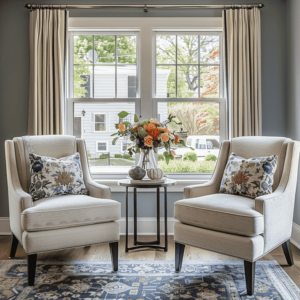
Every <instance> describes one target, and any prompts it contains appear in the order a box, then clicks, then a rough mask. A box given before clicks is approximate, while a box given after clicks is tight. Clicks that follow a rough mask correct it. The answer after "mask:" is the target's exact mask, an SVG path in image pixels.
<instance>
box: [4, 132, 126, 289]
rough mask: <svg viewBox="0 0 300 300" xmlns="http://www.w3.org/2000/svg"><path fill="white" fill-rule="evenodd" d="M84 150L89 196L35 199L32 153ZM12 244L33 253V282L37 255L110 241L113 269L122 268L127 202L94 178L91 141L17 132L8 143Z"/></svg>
mask: <svg viewBox="0 0 300 300" xmlns="http://www.w3.org/2000/svg"><path fill="white" fill-rule="evenodd" d="M76 152H79V153H80V159H81V167H82V171H83V180H84V183H85V186H86V188H87V189H88V191H89V196H87V195H64V196H55V197H49V198H43V199H41V200H38V201H33V199H32V197H31V196H30V194H29V192H28V191H29V185H30V169H29V164H30V162H29V153H35V154H38V155H42V156H49V157H54V158H61V157H66V156H69V155H72V154H74V153H76ZM5 153H6V168H7V183H8V197H9V215H10V228H11V231H12V245H11V251H10V257H11V258H12V257H14V256H15V253H16V249H17V246H18V243H20V244H21V245H22V246H23V248H24V250H25V252H26V253H27V255H28V284H29V285H30V286H32V285H34V279H35V269H36V259H37V254H38V253H42V252H47V251H55V250H62V249H68V248H74V247H82V246H89V245H94V244H101V243H109V246H110V250H111V259H112V265H113V270H114V271H117V270H118V241H119V224H118V223H117V222H115V221H116V220H118V219H119V218H120V217H121V205H120V203H119V202H117V201H114V200H110V198H111V193H110V189H109V188H108V187H106V186H103V185H100V184H98V183H96V182H94V181H93V180H92V178H91V175H90V172H89V166H88V160H87V156H86V148H85V142H84V141H83V140H81V139H76V138H75V137H73V136H62V135H52V136H51V135H48V136H47V135H45V136H25V137H17V138H14V139H13V140H12V141H11V140H8V141H6V142H5Z"/></svg>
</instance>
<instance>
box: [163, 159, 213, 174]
mask: <svg viewBox="0 0 300 300" xmlns="http://www.w3.org/2000/svg"><path fill="white" fill-rule="evenodd" d="M158 166H159V167H160V168H161V169H162V170H163V171H164V172H165V173H213V171H214V169H215V166H216V162H214V161H196V162H192V161H182V160H172V161H170V162H169V164H168V165H167V164H166V162H164V161H159V163H158Z"/></svg>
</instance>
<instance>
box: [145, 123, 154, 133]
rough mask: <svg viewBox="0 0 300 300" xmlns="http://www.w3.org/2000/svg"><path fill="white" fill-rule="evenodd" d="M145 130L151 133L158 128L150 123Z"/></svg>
mask: <svg viewBox="0 0 300 300" xmlns="http://www.w3.org/2000/svg"><path fill="white" fill-rule="evenodd" d="M144 128H145V129H146V130H147V131H150V130H151V129H155V128H156V126H155V124H154V123H152V122H150V123H149V124H148V125H147V124H145V125H144Z"/></svg>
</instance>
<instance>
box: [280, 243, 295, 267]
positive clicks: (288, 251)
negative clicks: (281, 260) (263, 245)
mask: <svg viewBox="0 0 300 300" xmlns="http://www.w3.org/2000/svg"><path fill="white" fill-rule="evenodd" d="M281 246H282V249H283V252H284V255H285V258H286V261H287V263H288V265H289V266H292V265H293V264H294V259H293V252H292V245H291V241H290V240H288V241H286V242H285V243H283V244H282V245H281Z"/></svg>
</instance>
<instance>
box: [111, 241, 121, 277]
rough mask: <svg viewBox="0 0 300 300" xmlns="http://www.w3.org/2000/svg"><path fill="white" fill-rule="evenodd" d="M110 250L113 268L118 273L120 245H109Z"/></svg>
mask: <svg viewBox="0 0 300 300" xmlns="http://www.w3.org/2000/svg"><path fill="white" fill-rule="evenodd" d="M109 248H110V256H111V264H112V267H113V270H114V271H115V272H116V271H118V259H119V258H118V248H119V243H118V242H115V243H109Z"/></svg>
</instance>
